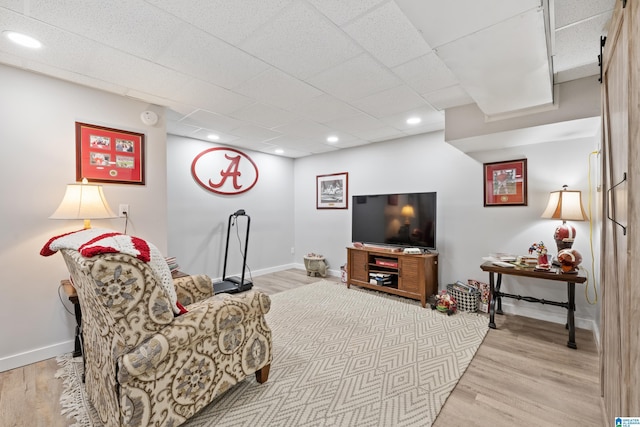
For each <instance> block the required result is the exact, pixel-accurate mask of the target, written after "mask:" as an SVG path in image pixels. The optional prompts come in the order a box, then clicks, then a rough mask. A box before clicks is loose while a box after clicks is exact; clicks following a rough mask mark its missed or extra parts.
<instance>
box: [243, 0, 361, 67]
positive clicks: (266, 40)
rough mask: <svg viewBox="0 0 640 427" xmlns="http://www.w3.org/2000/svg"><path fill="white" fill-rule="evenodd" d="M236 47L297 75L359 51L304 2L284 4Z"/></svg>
mask: <svg viewBox="0 0 640 427" xmlns="http://www.w3.org/2000/svg"><path fill="white" fill-rule="evenodd" d="M240 48H241V49H243V50H245V51H247V52H249V53H251V54H253V55H255V56H256V57H258V58H260V59H262V60H264V61H265V62H267V63H269V64H271V65H273V66H275V67H276V68H279V69H281V70H284V71H285V72H287V73H289V74H291V75H293V76H295V77H298V78H301V79H304V78H306V77H309V76H311V75H314V74H317V73H318V72H319V71H322V70H325V69H327V68H331V67H333V66H334V65H338V64H340V63H342V62H344V61H346V60H348V59H350V58H353V57H355V56H357V55H359V54H360V53H362V49H361V48H360V47H359V46H358V45H357V44H355V43H354V42H353V40H351V39H350V38H349V37H347V36H346V35H345V34H344V33H343V32H342V31H340V30H339V29H338V28H337V27H336V26H335V25H333V24H332V23H331V22H330V21H328V20H327V19H326V18H325V17H324V16H323V15H321V14H320V13H319V12H318V11H317V10H315V9H314V8H312V7H311V6H309V5H308V4H307V3H304V2H297V3H294V4H293V5H291V6H290V7H288V8H286V9H285V10H284V11H283V12H282V13H281V14H279V15H278V16H277V17H275V18H274V19H273V20H272V21H271V22H269V23H268V24H267V25H265V26H263V27H261V28H260V29H259V30H258V31H256V32H255V33H254V34H253V35H252V36H251V37H249V38H248V39H247V40H245V41H244V42H243V43H242V44H240Z"/></svg>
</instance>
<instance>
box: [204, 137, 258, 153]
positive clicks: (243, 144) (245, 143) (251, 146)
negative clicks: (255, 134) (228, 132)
mask: <svg viewBox="0 0 640 427" xmlns="http://www.w3.org/2000/svg"><path fill="white" fill-rule="evenodd" d="M217 142H218V141H216V143H217ZM221 143H222V144H224V142H221ZM233 147H234V148H246V149H248V150H254V151H258V149H260V148H262V147H263V146H262V145H261V144H260V142H259V141H255V140H252V139H245V138H236V139H234V140H233Z"/></svg>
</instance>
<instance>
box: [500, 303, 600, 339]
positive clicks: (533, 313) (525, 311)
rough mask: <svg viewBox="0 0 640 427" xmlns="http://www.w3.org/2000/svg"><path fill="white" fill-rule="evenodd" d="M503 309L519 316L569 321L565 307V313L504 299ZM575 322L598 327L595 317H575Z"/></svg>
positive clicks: (558, 321) (592, 327)
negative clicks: (521, 304)
mask: <svg viewBox="0 0 640 427" xmlns="http://www.w3.org/2000/svg"><path fill="white" fill-rule="evenodd" d="M502 311H503V312H505V313H508V314H516V315H518V316H523V317H529V318H532V319H538V320H544V321H547V322H553V323H559V324H561V325H564V324H566V323H567V311H566V310H565V309H563V313H552V312H549V311H542V310H536V309H535V308H529V307H520V306H514V305H513V304H509V303H505V302H504V299H503V300H502ZM575 323H576V328H581V329H587V330H590V331H594V330H595V329H597V325H596V323H595V321H594V320H593V319H585V318H583V317H575Z"/></svg>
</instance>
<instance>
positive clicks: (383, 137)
mask: <svg viewBox="0 0 640 427" xmlns="http://www.w3.org/2000/svg"><path fill="white" fill-rule="evenodd" d="M405 136H407V134H406V133H405V132H402V131H399V130H397V131H396V132H394V133H393V134H391V133H389V134H387V135H385V134H382V133H381V134H380V135H379V136H378V137H374V138H369V141H371V142H382V141H389V140H392V139H398V138H402V137H405Z"/></svg>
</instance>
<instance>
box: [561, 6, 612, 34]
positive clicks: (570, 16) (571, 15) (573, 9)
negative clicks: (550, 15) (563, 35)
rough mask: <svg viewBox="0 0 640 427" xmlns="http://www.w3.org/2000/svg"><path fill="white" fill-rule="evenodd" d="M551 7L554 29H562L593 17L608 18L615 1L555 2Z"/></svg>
mask: <svg viewBox="0 0 640 427" xmlns="http://www.w3.org/2000/svg"><path fill="white" fill-rule="evenodd" d="M553 5H554V11H555V21H556V22H555V23H556V28H562V27H564V26H566V25H571V24H573V23H576V22H578V21H581V20H583V19H587V18H590V17H592V16H595V15H599V14H604V13H607V16H609V15H610V12H611V11H612V10H613V7H614V6H615V0H588V1H585V0H555V1H554V2H553Z"/></svg>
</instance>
